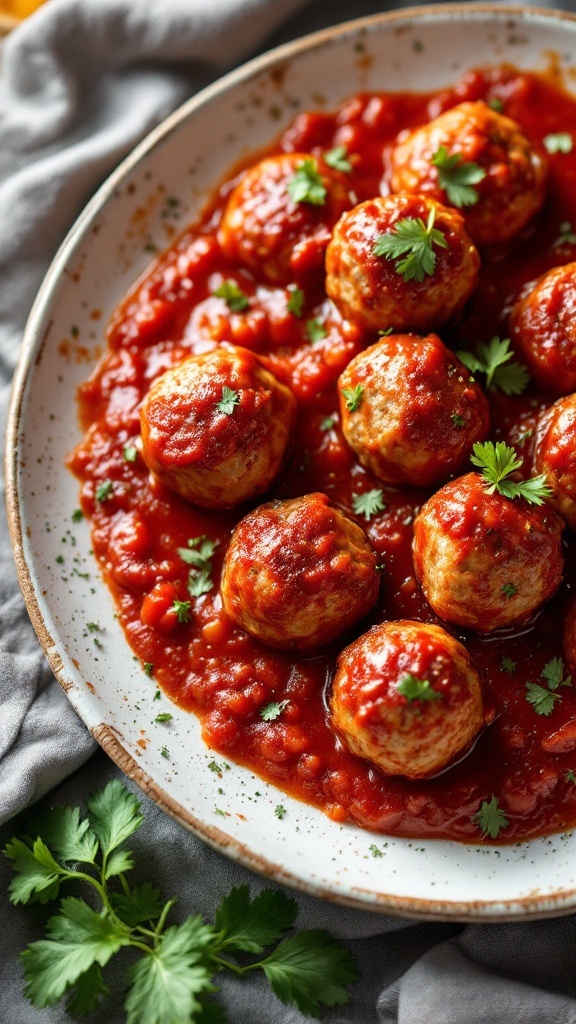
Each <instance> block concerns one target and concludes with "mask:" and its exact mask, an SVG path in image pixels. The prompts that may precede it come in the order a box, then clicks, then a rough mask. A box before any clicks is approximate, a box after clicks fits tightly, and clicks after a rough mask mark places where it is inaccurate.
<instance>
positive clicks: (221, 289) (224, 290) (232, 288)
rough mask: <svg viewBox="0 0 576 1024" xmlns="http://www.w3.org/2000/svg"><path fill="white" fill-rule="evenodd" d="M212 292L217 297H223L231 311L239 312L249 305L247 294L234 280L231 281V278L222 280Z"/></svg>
mask: <svg viewBox="0 0 576 1024" xmlns="http://www.w3.org/2000/svg"><path fill="white" fill-rule="evenodd" d="M212 294H213V295H215V296H216V298H217V299H224V302H225V303H226V305H227V306H228V309H229V310H230V312H231V313H241V312H242V310H243V309H247V308H248V306H249V305H250V302H249V300H248V296H247V295H246V294H245V293H244V292H243V291H242V289H241V288H240V286H239V285H237V284H236V281H233V280H232V279H231V278H229V279H228V280H227V281H223V282H222V284H221V285H219V286H218V288H216V290H215V291H214V292H213V293H212Z"/></svg>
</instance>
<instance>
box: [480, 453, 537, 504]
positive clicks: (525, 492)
mask: <svg viewBox="0 0 576 1024" xmlns="http://www.w3.org/2000/svg"><path fill="white" fill-rule="evenodd" d="M472 451H473V452H474V454H473V455H471V456H470V461H471V462H472V463H474V465H475V466H479V467H480V468H481V469H482V476H483V477H484V480H485V488H486V492H487V493H488V494H494V491H497V492H498V494H502V495H503V496H504V497H505V498H518V497H520V498H524V499H525V501H527V502H528V503H529V504H530V505H542V504H543V503H544V498H548V497H550V495H551V493H552V492H551V490H550V488H549V487H548V484H547V483H546V480H545V478H544V476H535V477H532V479H531V480H522V481H521V482H520V483H515V482H514V481H512V480H508V479H507V477H509V476H510V474H511V473H514V472H515V471H516V470H517V469H519V467H520V466H521V465H522V462H523V459H520V458H518V456H517V454H516V452H515V450H514V448H510V447H509V446H508V445H507V444H505V443H504V441H497V442H496V444H493V442H492V441H485V442H484V443H483V444H482V443H480V442H479V441H477V442H476V443H475V444H473V445H472Z"/></svg>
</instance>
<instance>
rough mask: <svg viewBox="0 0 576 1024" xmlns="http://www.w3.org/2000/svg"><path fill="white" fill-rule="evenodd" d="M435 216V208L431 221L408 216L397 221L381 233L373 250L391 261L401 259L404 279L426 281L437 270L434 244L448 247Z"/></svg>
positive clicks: (399, 263) (399, 261)
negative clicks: (436, 226) (436, 224)
mask: <svg viewBox="0 0 576 1024" xmlns="http://www.w3.org/2000/svg"><path fill="white" fill-rule="evenodd" d="M435 219H436V209H435V207H432V209H431V210H430V214H429V216H428V223H427V224H424V221H423V220H422V218H421V217H406V218H404V219H403V220H399V221H397V222H396V224H395V225H394V227H393V228H391V230H390V231H387V232H386V233H385V234H383V235H379V236H378V238H377V239H376V242H375V244H374V248H373V249H372V252H373V253H374V255H375V256H384V257H385V258H386V259H387V260H397V262H396V264H395V267H396V272H397V273H398V274H400V275H401V276H402V278H403V279H404V281H413V280H416V281H419V282H422V281H423V280H424V278H425V277H426V275H429V276H430V275H432V274H433V273H434V271H435V269H436V253H435V252H434V248H433V247H434V245H437V246H440V247H441V248H442V249H447V248H448V243H447V241H446V236H445V235H444V233H443V232H442V231H439V230H438V228H435V227H434V221H435ZM400 257H404V258H403V259H400Z"/></svg>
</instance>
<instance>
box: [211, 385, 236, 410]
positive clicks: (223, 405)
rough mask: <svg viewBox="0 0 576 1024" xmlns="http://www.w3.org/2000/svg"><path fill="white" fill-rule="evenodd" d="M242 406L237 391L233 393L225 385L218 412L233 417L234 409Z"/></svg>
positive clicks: (217, 406) (217, 404)
mask: <svg viewBox="0 0 576 1024" xmlns="http://www.w3.org/2000/svg"><path fill="white" fill-rule="evenodd" d="M239 404H240V395H239V394H238V392H237V391H232V388H229V387H227V386H226V384H224V386H223V387H222V398H221V399H220V401H219V402H217V403H216V408H217V409H218V412H221V413H223V415H224V416H232V414H233V412H234V409H235V408H236V406H237V405H239Z"/></svg>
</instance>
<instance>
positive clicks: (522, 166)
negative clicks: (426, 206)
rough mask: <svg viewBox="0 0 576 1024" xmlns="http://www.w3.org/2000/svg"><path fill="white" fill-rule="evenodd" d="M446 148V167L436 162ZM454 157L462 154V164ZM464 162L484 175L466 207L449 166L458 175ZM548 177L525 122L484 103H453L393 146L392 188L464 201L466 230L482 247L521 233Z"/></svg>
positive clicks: (447, 200) (446, 200) (542, 195)
mask: <svg viewBox="0 0 576 1024" xmlns="http://www.w3.org/2000/svg"><path fill="white" fill-rule="evenodd" d="M443 150H444V151H445V155H446V157H447V159H448V168H446V163H445V162H444V168H443V167H442V163H441V166H440V167H438V166H436V164H437V163H438V162H441V157H442V156H443V155H444V153H443ZM439 153H440V158H439V157H438V154H439ZM450 158H458V159H457V163H456V164H454V160H453V159H452V161H451V160H450ZM462 164H475V165H476V166H477V167H478V168H479V169H480V171H481V172H483V175H484V176H483V177H482V179H481V180H480V181H475V182H474V184H473V186H472V187H473V189H474V191H475V193H476V197H477V199H475V197H474V193H472V196H471V198H472V201H471V202H470V203H469V205H467V206H466V205H465V202H464V203H462V195H461V193H459V194H458V195H457V196H455V193H454V191H453V190H452V189H451V187H450V184H449V183H448V181H449V178H450V168H451V169H452V175H454V168H455V167H456V168H458V167H459V166H461V165H462ZM478 176H479V175H478ZM546 180H547V164H546V161H545V159H544V158H543V157H542V156H541V155H540V154H539V153H536V151H535V150H534V149H533V148H532V146H531V145H530V142H529V141H528V139H527V138H526V137H525V135H523V133H522V129H521V128H520V126H519V125H517V124H516V122H515V121H512V120H511V119H510V118H509V117H505V116H504V115H503V114H499V113H497V112H496V111H495V110H491V109H490V107H489V106H487V104H486V103H482V102H478V103H460V104H459V105H458V106H457V107H452V109H451V110H447V111H445V113H443V114H440V116H439V117H437V118H435V119H434V120H433V121H431V122H430V123H429V124H426V125H424V126H423V127H422V128H418V129H417V130H416V131H414V132H412V133H411V134H410V135H408V137H407V138H406V139H404V140H402V141H401V142H399V143H398V145H397V146H395V148H394V150H393V151H392V179H391V187H392V191H393V192H416V193H418V194H421V195H428V196H431V197H432V198H433V199H437V200H438V201H439V202H441V203H446V205H447V206H451V205H454V206H459V205H460V204H462V207H463V208H464V207H465V208H464V209H463V213H464V220H465V222H466V230H467V231H468V234H469V235H470V237H471V238H473V239H474V241H475V242H476V244H477V245H480V246H486V245H495V244H497V243H501V242H508V241H510V239H512V238H514V237H515V236H516V235H518V233H519V232H520V231H522V229H523V228H524V227H525V226H526V224H527V223H528V221H529V220H530V219H531V218H532V217H533V216H534V214H535V213H536V212H537V211H538V210H539V209H540V207H541V206H542V203H543V202H544V198H545V195H546ZM446 185H448V189H447V188H446ZM455 199H457V200H458V201H455Z"/></svg>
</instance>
